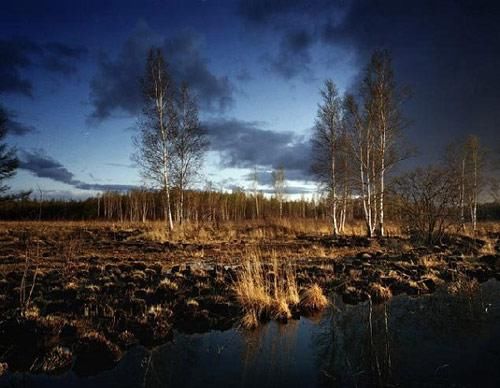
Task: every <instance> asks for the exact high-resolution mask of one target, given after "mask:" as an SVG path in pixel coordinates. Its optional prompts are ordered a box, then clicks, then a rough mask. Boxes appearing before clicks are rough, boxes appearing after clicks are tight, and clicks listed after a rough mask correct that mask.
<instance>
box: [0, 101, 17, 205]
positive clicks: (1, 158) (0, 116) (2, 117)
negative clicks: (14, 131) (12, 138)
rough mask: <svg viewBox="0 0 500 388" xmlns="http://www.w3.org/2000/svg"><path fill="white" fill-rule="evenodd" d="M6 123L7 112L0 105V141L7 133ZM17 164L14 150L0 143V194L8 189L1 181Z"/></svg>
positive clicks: (12, 172) (10, 174) (9, 175)
mask: <svg viewBox="0 0 500 388" xmlns="http://www.w3.org/2000/svg"><path fill="white" fill-rule="evenodd" d="M7 123H8V117H7V112H6V111H5V109H3V107H1V106H0V141H1V140H3V139H4V138H5V136H6V135H7ZM18 165H19V161H18V160H17V158H16V152H15V150H14V149H13V148H10V147H9V146H8V145H7V144H6V143H0V194H3V193H5V192H6V191H7V190H9V186H7V185H5V184H3V182H4V181H5V180H6V179H8V178H11V177H13V176H14V175H15V173H16V169H17V167H18ZM0 198H2V197H0Z"/></svg>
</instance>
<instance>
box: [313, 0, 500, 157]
mask: <svg viewBox="0 0 500 388" xmlns="http://www.w3.org/2000/svg"><path fill="white" fill-rule="evenodd" d="M499 18H500V7H499V6H498V4H495V3H493V2H485V1H479V2H477V1H453V0H448V1H431V0H427V1H418V2H401V1H397V0H390V1H385V2H384V5H383V6H380V3H379V2H377V1H355V2H352V4H351V6H350V8H349V10H348V12H346V14H345V17H344V18H343V20H342V21H341V22H340V23H331V22H329V23H326V24H325V25H324V28H323V33H322V41H323V42H324V43H326V44H329V45H332V46H338V45H342V46H344V47H353V48H355V49H356V53H357V57H358V65H359V67H361V66H362V64H364V63H365V62H366V61H367V60H368V57H369V55H370V54H371V52H372V51H373V49H375V48H388V49H389V50H390V51H391V53H392V56H393V58H394V67H395V74H396V76H397V79H398V80H399V82H400V84H405V85H409V86H410V87H411V88H412V90H413V98H412V100H410V101H409V103H408V104H407V105H406V108H405V109H406V112H407V116H408V117H409V118H410V119H412V120H413V121H414V125H413V126H412V128H411V131H410V135H411V140H412V141H413V142H415V143H417V144H419V146H420V148H421V149H422V150H424V149H427V148H429V145H428V144H429V143H433V145H435V146H438V147H442V146H443V145H444V143H445V142H447V141H449V140H450V139H451V138H453V137H457V136H462V135H464V134H466V133H477V134H479V135H480V136H481V137H482V138H483V139H485V140H486V141H487V142H490V141H496V142H498V128H497V126H498V122H499V121H500V110H499V109H498V106H499V105H500V95H499V94H498V90H499V88H500V72H499V71H498V68H499V67H500V50H499V49H498V42H499V40H500V23H498V20H500V19H499ZM360 26H362V28H361V27H360ZM436 140H437V141H436Z"/></svg>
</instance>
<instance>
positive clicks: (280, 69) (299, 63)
mask: <svg viewBox="0 0 500 388" xmlns="http://www.w3.org/2000/svg"><path fill="white" fill-rule="evenodd" d="M338 8H340V6H339V5H338V4H337V2H333V1H328V0H313V1H301V0H275V1H266V0H254V1H245V0H241V1H240V4H239V14H240V16H241V17H242V19H243V20H244V21H247V22H249V23H250V25H252V26H254V27H257V28H271V29H272V34H276V33H277V34H279V35H280V44H279V49H278V51H277V52H276V53H275V52H273V53H269V52H268V53H266V54H264V55H263V56H262V59H263V61H264V63H265V64H266V66H267V68H268V69H269V70H271V71H273V72H275V73H276V74H277V75H279V76H280V77H283V78H284V79H286V80H290V79H292V78H294V77H298V76H303V77H304V78H305V79H308V78H311V76H312V75H313V72H312V69H311V66H310V65H311V63H312V55H311V49H312V47H313V46H314V45H315V44H316V43H317V42H318V40H319V39H318V36H319V31H318V29H317V28H316V26H317V24H318V23H321V21H322V20H323V21H324V20H326V15H329V14H331V13H332V12H333V11H334V10H335V11H336V10H337V9H338ZM266 33H267V34H269V32H268V31H266Z"/></svg>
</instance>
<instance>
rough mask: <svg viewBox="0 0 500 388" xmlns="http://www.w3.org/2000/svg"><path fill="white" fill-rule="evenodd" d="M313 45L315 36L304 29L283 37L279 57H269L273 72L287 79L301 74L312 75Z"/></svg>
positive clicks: (290, 32)
mask: <svg viewBox="0 0 500 388" xmlns="http://www.w3.org/2000/svg"><path fill="white" fill-rule="evenodd" d="M313 43H314V39H313V36H312V35H311V33H309V32H308V31H306V30H304V29H299V30H292V31H288V32H287V33H285V34H284V35H283V37H282V40H281V43H280V49H279V53H278V55H277V56H274V57H272V56H271V57H268V61H269V63H270V68H271V70H273V71H274V72H276V73H277V74H279V75H280V76H282V77H283V78H285V79H291V78H293V77H295V76H297V75H299V74H303V75H310V74H311V68H310V66H309V65H310V64H311V53H310V47H311V45H312V44H313Z"/></svg>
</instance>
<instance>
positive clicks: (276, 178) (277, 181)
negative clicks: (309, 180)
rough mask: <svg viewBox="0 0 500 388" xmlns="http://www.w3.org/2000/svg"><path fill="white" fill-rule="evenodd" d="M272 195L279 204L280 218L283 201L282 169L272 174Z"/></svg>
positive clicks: (283, 180)
mask: <svg viewBox="0 0 500 388" xmlns="http://www.w3.org/2000/svg"><path fill="white" fill-rule="evenodd" d="M272 178H273V187H274V195H275V197H276V200H277V201H278V204H279V209H280V210H279V215H280V218H282V217H283V200H284V199H285V189H286V184H285V170H284V169H283V167H279V168H278V169H277V170H275V171H273V172H272Z"/></svg>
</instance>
